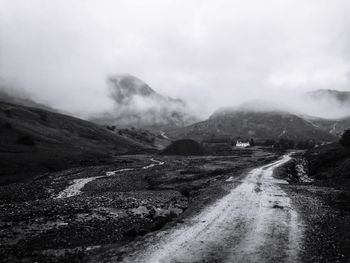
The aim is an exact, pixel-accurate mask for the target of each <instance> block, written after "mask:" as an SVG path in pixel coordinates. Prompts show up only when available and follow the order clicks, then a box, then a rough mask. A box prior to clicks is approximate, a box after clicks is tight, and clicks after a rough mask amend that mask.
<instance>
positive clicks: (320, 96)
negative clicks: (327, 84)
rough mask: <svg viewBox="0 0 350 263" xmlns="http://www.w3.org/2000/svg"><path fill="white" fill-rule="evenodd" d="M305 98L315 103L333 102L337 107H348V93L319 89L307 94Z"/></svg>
mask: <svg viewBox="0 0 350 263" xmlns="http://www.w3.org/2000/svg"><path fill="white" fill-rule="evenodd" d="M307 96H308V97H309V98H310V99H313V100H315V101H323V100H328V101H334V102H336V103H338V104H339V106H348V107H350V91H339V90H331V89H319V90H315V91H310V92H308V93H307Z"/></svg>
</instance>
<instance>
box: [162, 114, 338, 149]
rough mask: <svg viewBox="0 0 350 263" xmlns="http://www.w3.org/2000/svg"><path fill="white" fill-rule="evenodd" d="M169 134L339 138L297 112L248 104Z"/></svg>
mask: <svg viewBox="0 0 350 263" xmlns="http://www.w3.org/2000/svg"><path fill="white" fill-rule="evenodd" d="M168 134H169V136H171V137H172V138H189V139H195V140H199V141H203V140H204V141H205V140H214V141H215V140H220V139H230V140H232V139H233V140H234V139H237V138H242V139H246V140H248V139H250V138H253V139H254V140H267V139H269V140H278V139H290V140H295V141H307V140H313V141H315V142H324V141H334V140H336V138H335V136H334V135H332V134H330V133H329V132H327V131H325V130H323V129H321V128H319V127H317V126H316V125H314V124H313V123H311V122H309V121H308V120H304V119H303V118H301V117H299V116H297V115H295V114H292V113H289V112H287V111H283V110H277V109H266V110H261V109H260V110H255V109H250V108H249V107H243V108H239V107H237V108H225V109H221V110H219V111H216V112H215V113H214V114H213V115H212V116H210V118H209V119H207V120H205V121H202V122H199V123H196V124H193V125H190V126H188V127H185V128H180V129H175V130H173V131H168Z"/></svg>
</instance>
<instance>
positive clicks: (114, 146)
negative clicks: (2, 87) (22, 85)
mask: <svg viewBox="0 0 350 263" xmlns="http://www.w3.org/2000/svg"><path fill="white" fill-rule="evenodd" d="M143 149H144V147H143V146H142V145H141V144H138V143H136V142H134V141H132V140H130V139H126V138H123V137H121V136H119V135H117V134H114V133H112V132H110V131H109V130H107V129H105V128H102V127H99V126H97V125H95V124H93V123H90V122H87V121H84V120H81V119H77V118H74V117H70V116H67V115H63V114H58V113H53V112H49V111H46V110H42V109H37V108H30V107H24V106H19V105H15V104H9V103H4V102H0V183H6V182H9V181H15V180H18V179H21V178H29V177H30V175H33V174H36V173H38V172H46V171H54V170H58V169H61V168H65V167H70V166H77V165H81V164H89V163H95V162H97V161H98V160H101V159H104V158H107V157H110V156H111V155H113V154H124V153H131V152H137V151H141V150H143Z"/></svg>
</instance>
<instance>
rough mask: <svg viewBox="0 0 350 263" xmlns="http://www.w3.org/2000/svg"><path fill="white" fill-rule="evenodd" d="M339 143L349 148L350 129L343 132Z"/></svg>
mask: <svg viewBox="0 0 350 263" xmlns="http://www.w3.org/2000/svg"><path fill="white" fill-rule="evenodd" d="M339 142H340V144H341V145H343V146H345V147H350V129H348V130H345V131H344V133H343V135H342V136H341V139H340V141H339Z"/></svg>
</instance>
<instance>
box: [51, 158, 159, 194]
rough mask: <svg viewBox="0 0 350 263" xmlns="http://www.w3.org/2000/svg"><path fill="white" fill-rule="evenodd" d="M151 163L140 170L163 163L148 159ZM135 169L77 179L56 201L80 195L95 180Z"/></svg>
mask: <svg viewBox="0 0 350 263" xmlns="http://www.w3.org/2000/svg"><path fill="white" fill-rule="evenodd" d="M150 160H151V162H153V163H152V164H149V165H146V166H144V167H142V168H140V169H150V168H152V167H154V166H158V165H163V164H164V162H161V161H158V160H155V159H153V158H152V159H150ZM136 169H137V168H126V169H119V170H115V171H109V172H106V175H100V176H94V177H87V178H79V179H74V180H72V183H71V184H70V185H69V186H68V187H67V188H65V189H64V190H63V191H61V192H60V193H59V194H58V195H57V196H56V197H54V198H56V199H60V198H68V197H72V196H76V195H79V194H81V193H82V189H83V188H84V186H85V185H86V184H87V183H89V182H91V181H94V180H96V179H99V178H105V177H109V176H113V175H115V174H116V173H120V172H126V171H133V170H136Z"/></svg>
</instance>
